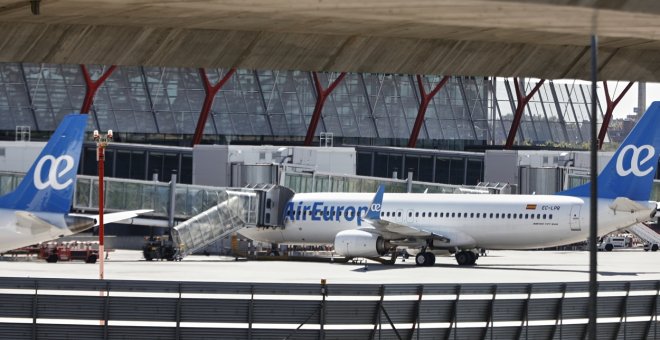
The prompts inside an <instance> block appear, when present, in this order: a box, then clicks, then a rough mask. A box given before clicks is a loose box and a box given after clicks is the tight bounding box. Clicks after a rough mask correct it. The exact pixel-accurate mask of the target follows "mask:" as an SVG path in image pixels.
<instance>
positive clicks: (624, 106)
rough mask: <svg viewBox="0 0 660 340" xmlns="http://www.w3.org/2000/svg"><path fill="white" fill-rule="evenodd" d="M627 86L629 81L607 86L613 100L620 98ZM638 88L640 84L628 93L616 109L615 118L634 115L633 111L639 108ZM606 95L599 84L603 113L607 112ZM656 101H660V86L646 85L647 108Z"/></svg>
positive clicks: (612, 82)
mask: <svg viewBox="0 0 660 340" xmlns="http://www.w3.org/2000/svg"><path fill="white" fill-rule="evenodd" d="M627 84H628V82H627V81H609V82H608V83H607V86H608V88H609V91H610V96H612V98H616V96H618V95H619V94H620V93H621V91H623V88H624V87H626V85H627ZM637 88H638V84H637V83H635V84H634V85H633V86H632V87H631V88H630V90H629V91H628V93H626V95H625V96H624V97H623V99H621V102H620V103H619V105H618V106H617V107H616V109H614V118H625V117H626V116H627V115H631V114H634V111H633V109H634V108H635V107H637V92H638V91H637ZM604 93H605V91H604V90H603V86H602V84H599V86H598V97H599V99H600V101H601V105H602V106H601V107H602V108H603V111H604V110H605V99H604V98H605V97H604ZM656 100H660V84H659V83H646V107H647V108H648V107H649V105H651V103H652V102H653V101H656ZM645 109H646V108H645Z"/></svg>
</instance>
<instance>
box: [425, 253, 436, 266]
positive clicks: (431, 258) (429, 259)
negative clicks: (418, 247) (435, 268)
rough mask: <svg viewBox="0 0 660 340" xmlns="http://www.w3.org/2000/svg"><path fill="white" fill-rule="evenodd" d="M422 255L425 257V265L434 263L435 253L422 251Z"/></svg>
mask: <svg viewBox="0 0 660 340" xmlns="http://www.w3.org/2000/svg"><path fill="white" fill-rule="evenodd" d="M424 257H425V258H426V262H425V263H424V265H425V266H429V267H430V266H432V265H434V264H435V254H433V253H428V252H426V253H424Z"/></svg>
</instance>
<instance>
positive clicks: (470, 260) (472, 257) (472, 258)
mask: <svg viewBox="0 0 660 340" xmlns="http://www.w3.org/2000/svg"><path fill="white" fill-rule="evenodd" d="M466 253H467V257H468V263H467V264H468V265H469V266H472V265H474V264H475V263H476V262H477V254H475V253H474V252H471V251H466Z"/></svg>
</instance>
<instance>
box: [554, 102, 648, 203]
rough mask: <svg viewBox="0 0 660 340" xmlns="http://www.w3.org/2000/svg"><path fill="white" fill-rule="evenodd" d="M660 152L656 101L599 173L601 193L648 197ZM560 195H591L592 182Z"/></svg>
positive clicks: (615, 195) (632, 198) (638, 199)
mask: <svg viewBox="0 0 660 340" xmlns="http://www.w3.org/2000/svg"><path fill="white" fill-rule="evenodd" d="M658 156H660V102H653V104H651V106H650V107H649V109H648V110H646V113H644V116H642V118H641V119H640V120H639V122H637V124H636V125H635V127H634V128H633V129H632V131H630V134H628V137H626V139H625V140H624V141H623V143H621V146H619V149H617V150H616V152H615V153H614V156H612V159H611V160H610V162H609V163H607V165H606V166H605V169H603V171H602V172H601V173H600V175H598V197H600V198H617V197H627V198H629V199H631V200H634V201H647V200H648V199H649V197H650V196H651V189H652V187H653V178H655V172H656V171H657V166H658ZM558 195H566V196H578V197H589V195H590V183H587V184H584V185H581V186H579V187H575V188H573V189H569V190H566V191H562V192H560V193H558Z"/></svg>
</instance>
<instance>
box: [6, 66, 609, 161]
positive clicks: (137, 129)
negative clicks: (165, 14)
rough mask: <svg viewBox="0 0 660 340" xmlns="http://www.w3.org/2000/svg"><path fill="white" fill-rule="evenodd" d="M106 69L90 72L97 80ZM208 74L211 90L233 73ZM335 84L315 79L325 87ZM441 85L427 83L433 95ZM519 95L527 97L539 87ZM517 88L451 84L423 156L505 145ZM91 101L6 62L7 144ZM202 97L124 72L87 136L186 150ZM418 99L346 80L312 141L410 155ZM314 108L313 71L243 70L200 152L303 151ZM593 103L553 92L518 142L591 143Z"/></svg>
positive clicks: (584, 88) (216, 111)
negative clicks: (225, 147)
mask: <svg viewBox="0 0 660 340" xmlns="http://www.w3.org/2000/svg"><path fill="white" fill-rule="evenodd" d="M107 68H108V67H106V66H99V65H96V66H89V67H88V69H89V71H90V74H91V75H92V78H93V79H97V78H98V77H100V75H101V74H102V73H103V71H105V70H106V69H107ZM204 71H205V72H206V74H207V75H208V77H209V80H210V82H211V83H212V84H214V83H216V82H217V81H219V80H220V79H221V78H222V77H223V76H224V75H225V74H226V72H227V70H223V69H206V70H204ZM337 76H338V74H337V73H321V74H319V79H320V81H321V83H322V85H323V87H327V86H328V85H329V84H330V82H332V81H333V80H335V79H336V78H337ZM441 79H442V77H441V76H425V77H423V84H424V86H425V88H426V91H427V92H429V91H430V89H432V88H433V86H435V85H436V84H437V83H438V82H439V81H440V80H441ZM522 85H523V86H522V88H524V89H525V92H526V93H527V92H529V91H531V88H532V87H533V86H534V85H535V82H523V84H522ZM513 88H514V86H513V80H511V79H496V81H494V82H493V80H492V79H489V78H478V77H476V78H475V77H452V78H451V79H450V81H449V82H448V83H447V84H446V85H445V86H444V87H443V88H442V89H441V90H440V92H439V93H438V94H437V95H436V96H435V97H434V98H433V99H432V100H431V102H430V104H429V107H428V109H427V111H426V115H425V120H424V125H423V128H422V129H421V131H420V135H419V140H418V144H417V145H418V146H419V147H426V148H443V149H454V150H464V149H465V148H466V147H469V146H473V145H477V146H481V145H486V144H502V143H504V141H505V139H506V135H507V134H508V131H509V128H510V126H511V121H512V119H513V112H514V111H515V107H516V102H517V100H516V95H515V91H514V89H513ZM85 92H86V87H85V82H84V79H83V76H82V71H81V67H80V66H79V65H55V64H18V63H0V118H1V119H0V134H1V136H2V137H3V138H5V139H13V138H14V131H15V130H16V127H17V126H29V127H30V128H31V131H32V135H33V139H36V138H41V137H42V136H40V133H42V134H43V135H44V136H46V135H47V133H48V132H50V131H53V130H54V129H55V127H56V126H57V124H58V123H59V121H60V120H61V119H62V117H63V116H64V115H65V114H67V113H70V112H76V111H78V110H80V107H81V105H82V102H83V99H84V95H85ZM205 96H206V92H205V90H204V86H203V82H202V78H201V75H200V70H198V69H188V68H164V67H129V66H122V67H118V68H116V70H115V71H114V72H113V73H112V75H111V76H110V77H109V78H108V79H107V81H106V82H105V83H104V84H103V85H102V86H101V87H100V88H99V90H98V92H97V94H96V97H95V100H94V105H93V106H92V109H91V112H90V113H91V115H92V117H93V119H90V121H89V129H90V130H92V129H98V130H101V131H104V130H108V129H112V130H113V131H114V132H115V136H117V137H118V139H119V140H120V141H127V142H136V143H142V142H149V143H160V144H171V145H181V146H188V145H190V140H191V137H192V135H193V133H194V131H195V126H196V124H197V120H198V118H199V114H200V111H201V109H202V106H203V103H204V99H205ZM420 98H421V96H420V91H419V88H418V86H417V80H416V77H415V76H411V75H397V74H357V73H350V74H347V75H346V77H345V78H344V79H343V80H342V81H341V82H340V83H339V84H338V86H337V87H336V88H335V90H334V91H333V92H332V93H331V95H330V96H329V97H328V99H327V101H326V102H325V105H324V107H323V111H322V118H321V120H320V122H319V125H318V128H317V131H316V136H318V135H319V134H320V133H321V132H331V133H333V135H334V142H335V143H334V144H335V145H383V146H405V145H406V143H407V141H408V138H409V137H410V132H411V130H412V128H413V125H414V122H415V119H416V117H417V112H418V109H419V105H420V101H421V100H420ZM316 99H317V93H316V90H315V87H314V82H313V78H312V74H311V73H310V72H301V71H268V70H259V71H254V70H245V69H240V70H237V71H236V72H235V73H234V74H233V75H232V76H231V77H230V79H229V81H228V82H227V83H226V84H225V86H224V87H223V88H222V89H221V90H220V91H219V92H218V94H217V95H216V96H215V98H214V101H213V105H212V107H211V112H210V115H209V119H208V120H207V122H206V126H205V130H204V133H205V135H204V141H205V142H213V143H220V144H222V143H245V144H256V143H271V144H300V143H301V142H302V140H303V139H304V136H305V134H306V132H307V127H308V125H309V122H310V119H311V116H312V113H313V111H314V106H315V103H316ZM590 103H591V98H590V91H589V86H588V85H583V84H570V83H553V82H546V83H545V84H544V85H543V86H541V88H540V90H539V92H538V93H537V94H536V95H535V96H533V98H532V99H531V101H530V103H529V105H528V106H527V109H526V111H525V114H524V117H523V120H522V124H521V127H520V130H519V131H518V134H517V138H518V142H519V143H526V144H544V143H547V142H553V143H571V144H580V143H584V142H587V141H588V140H589V136H588V131H589V129H588V123H589V121H590V113H589V110H590ZM599 116H602V110H600V109H599Z"/></svg>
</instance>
